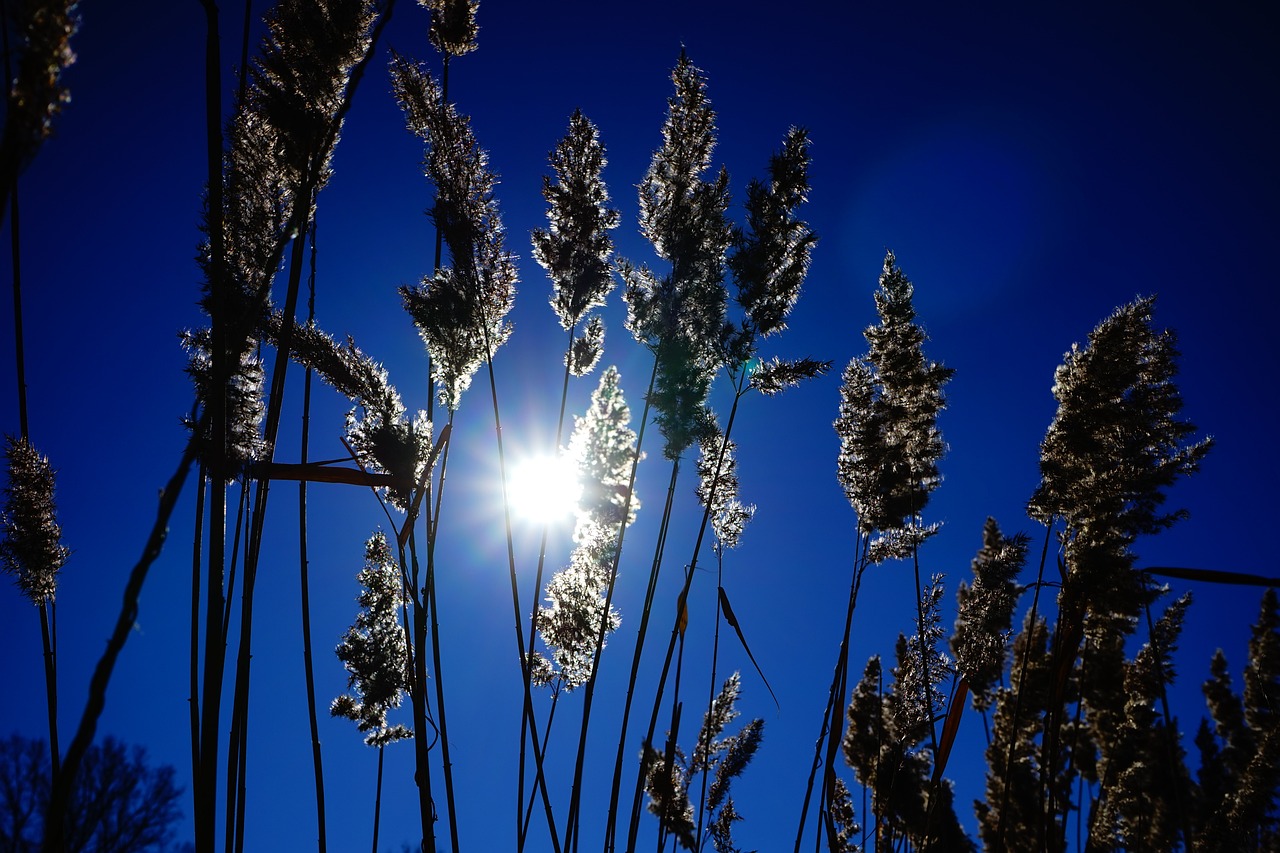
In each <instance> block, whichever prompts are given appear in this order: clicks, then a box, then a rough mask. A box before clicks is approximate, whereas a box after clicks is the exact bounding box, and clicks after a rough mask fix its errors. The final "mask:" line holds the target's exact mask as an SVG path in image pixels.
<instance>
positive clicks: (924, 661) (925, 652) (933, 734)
mask: <svg viewBox="0 0 1280 853" xmlns="http://www.w3.org/2000/svg"><path fill="white" fill-rule="evenodd" d="M915 523H916V526H919V523H920V519H919V517H917V518H916V521H915ZM911 560H912V565H913V567H914V568H915V578H916V631H917V635H918V636H919V638H920V640H919V642H920V671H921V672H920V677H921V680H922V681H923V682H924V707H925V713H926V714H927V715H928V717H929V745H930V746H931V747H932V748H933V754H934V755H935V756H936V755H937V754H938V729H937V726H935V725H934V721H933V683H932V682H931V681H930V680H929V646H928V645H927V643H926V641H925V625H924V593H923V592H922V591H921V587H920V543H919V542H918V541H917V542H915V543H914V544H912V546H911Z"/></svg>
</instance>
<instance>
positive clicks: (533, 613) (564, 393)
mask: <svg viewBox="0 0 1280 853" xmlns="http://www.w3.org/2000/svg"><path fill="white" fill-rule="evenodd" d="M573 333H574V329H573V328H571V329H569V345H568V346H567V347H566V349H565V360H564V380H563V381H562V382H561V385H560V415H559V417H558V418H557V420H556V437H555V444H554V445H553V446H552V453H558V452H559V451H560V442H561V439H562V438H563V437H564V413H565V408H566V405H567V403H568V400H569V354H570V352H571V350H572V347H573ZM548 532H549V525H548V524H547V523H544V524H543V525H542V539H541V541H540V542H539V543H538V568H537V570H536V571H535V572H534V578H533V602H532V605H531V607H530V609H529V642H528V645H527V646H526V647H525V652H524V654H525V658H524V659H525V661H526V662H527V661H529V660H531V659H532V658H533V644H534V639H535V638H536V636H537V633H538V596H539V594H540V593H541V592H542V570H543V568H544V567H545V565H546V559H547V534H548ZM522 670H523V675H524V680H525V688H524V689H525V692H526V693H529V694H530V697H531V698H532V690H533V685H532V682H531V678H532V670H530V668H529V667H528V666H525V667H523V668H522ZM553 707H554V706H553ZM532 713H533V706H532V702H530V704H529V705H528V706H526V707H525V709H524V711H523V712H522V713H521V714H520V759H519V766H518V768H517V771H516V778H517V784H516V850H517V851H523V850H524V842H525V832H526V831H527V830H526V826H527V822H526V821H523V820H522V819H521V817H520V813H521V809H522V807H523V805H524V769H525V743H526V738H528V736H529V720H530V717H531V715H532ZM544 734H545V736H547V737H549V736H550V734H551V723H550V720H548V722H547V731H546V732H545V733H544ZM543 754H544V755H545V745H544V748H543ZM536 772H537V773H538V774H539V775H541V774H542V772H543V768H542V767H541V765H540V763H539V767H538V768H537V771H536Z"/></svg>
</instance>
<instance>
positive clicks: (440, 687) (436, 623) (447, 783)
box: [409, 541, 461, 851]
mask: <svg viewBox="0 0 1280 853" xmlns="http://www.w3.org/2000/svg"><path fill="white" fill-rule="evenodd" d="M409 547H410V549H413V548H414V544H413V542H412V541H410V543H409ZM414 559H415V560H416V559H417V554H416V553H415V554H414ZM426 581H427V582H426V586H425V587H424V593H425V596H426V605H427V608H426V609H427V618H429V619H430V620H431V628H430V631H431V665H432V666H433V667H434V668H435V669H434V673H435V678H434V679H433V680H434V681H435V685H436V712H437V714H438V715H439V717H440V755H441V758H442V760H443V763H444V795H445V801H446V803H447V806H448V809H449V840H450V843H451V844H452V845H453V846H452V847H451V848H450V849H452V850H454V851H457V850H460V849H461V848H460V847H459V846H458V812H457V807H456V806H455V804H454V793H453V762H452V759H451V758H450V756H449V723H448V717H447V715H446V713H445V704H444V671H443V668H442V667H441V665H440V639H439V638H440V618H439V617H440V602H439V598H438V597H437V595H436V567H435V549H434V548H428V549H427V578H426Z"/></svg>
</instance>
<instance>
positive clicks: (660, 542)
mask: <svg viewBox="0 0 1280 853" xmlns="http://www.w3.org/2000/svg"><path fill="white" fill-rule="evenodd" d="M679 477H680V461H679V460H675V461H673V462H672V463H671V478H670V480H669V481H668V483H667V499H666V502H665V504H663V507H662V520H661V521H660V522H659V524H658V537H657V541H656V542H655V543H654V548H653V563H652V565H651V566H650V568H649V582H648V585H647V586H646V588H645V594H644V607H643V609H642V610H641V611H640V628H639V631H638V633H637V635H636V648H635V652H633V653H632V656H631V674H630V675H629V676H628V678H627V698H626V702H625V703H624V705H623V708H622V730H621V731H620V732H619V733H618V752H617V755H616V756H615V758H614V765H613V789H612V792H611V794H610V801H609V808H610V812H611V814H612V812H613V810H614V809H616V807H617V803H616V801H617V799H618V795H619V791H620V789H621V785H622V765H623V759H624V756H625V754H626V743H627V724H628V721H629V720H630V713H631V702H632V699H633V698H634V696H635V684H636V679H637V678H638V676H639V672H640V656H641V655H642V654H643V653H644V642H645V638H646V637H647V636H648V631H649V615H650V613H651V612H652V610H653V599H654V596H655V594H656V591H657V588H658V572H659V571H660V570H661V569H662V557H663V552H664V551H665V550H666V546H667V530H668V528H669V527H670V525H671V508H672V504H673V502H674V500H675V493H676V481H677V480H678V479H679ZM651 737H652V735H650V738H651ZM648 742H649V741H648V739H646V741H645V743H648ZM581 748H582V745H579V749H580V750H581ZM643 764H644V762H643V761H641V765H642V766H641V771H640V772H643ZM575 788H576V786H575ZM627 825H628V827H630V826H631V821H630V819H628V823H627ZM607 831H608V833H609V835H608V838H607V841H606V845H605V846H606V849H609V850H612V849H613V843H614V835H613V833H614V832H615V824H614V820H613V818H612V817H611V819H610V821H609V826H608V827H607ZM632 848H633V843H632V841H631V840H629V841H628V843H627V849H628V850H631V849H632Z"/></svg>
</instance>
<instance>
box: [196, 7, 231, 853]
mask: <svg viewBox="0 0 1280 853" xmlns="http://www.w3.org/2000/svg"><path fill="white" fill-rule="evenodd" d="M201 5H203V7H204V11H205V67H204V71H205V75H204V76H205V79H204V84H205V86H204V96H205V166H206V169H207V176H206V186H207V187H208V194H209V199H208V205H207V207H208V213H207V215H206V228H207V229H208V234H209V265H208V268H209V273H208V275H209V285H210V291H211V292H212V293H213V294H214V299H215V301H216V308H215V311H214V312H212V313H211V315H210V316H211V320H212V329H211V339H210V346H209V349H210V359H211V377H210V378H211V385H210V387H211V388H212V389H215V390H214V393H211V394H210V395H209V399H208V400H207V401H206V406H207V413H208V424H209V430H210V443H211V449H210V451H209V452H208V453H207V458H206V459H205V464H206V465H207V466H208V474H209V482H210V484H211V487H210V498H211V500H210V505H209V570H208V577H207V578H206V586H207V593H206V596H205V608H206V610H205V640H204V691H203V704H202V706H201V708H200V731H199V747H198V753H199V761H197V762H195V763H194V764H193V766H192V773H193V781H192V786H191V789H192V797H193V800H194V809H193V812H194V815H193V816H194V821H195V838H196V853H213V849H214V843H215V840H216V837H217V835H216V830H215V829H214V820H215V815H216V812H217V807H218V793H217V790H216V788H217V783H218V764H217V758H218V721H219V717H220V715H221V703H222V680H223V672H224V668H225V665H226V636H225V628H224V624H225V623H224V622H223V619H222V612H223V580H224V578H223V573H224V569H225V566H226V552H225V550H224V548H225V542H226V514H227V512H226V510H227V503H226V501H227V494H226V482H227V481H226V458H225V454H226V442H227V423H226V401H225V399H224V397H223V395H222V394H221V393H219V392H218V391H217V390H216V389H221V388H225V387H226V377H227V362H226V355H227V353H226V349H227V347H226V328H225V322H226V321H225V318H226V315H227V311H226V301H227V300H226V293H227V287H226V248H225V239H224V230H223V229H224V222H223V210H224V207H225V204H224V201H223V183H222V84H221V51H222V48H221V42H220V40H219V36H218V6H217V3H216V2H214V0H202V4H201ZM192 751H193V752H196V751H197V747H196V744H194V743H193V744H192Z"/></svg>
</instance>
